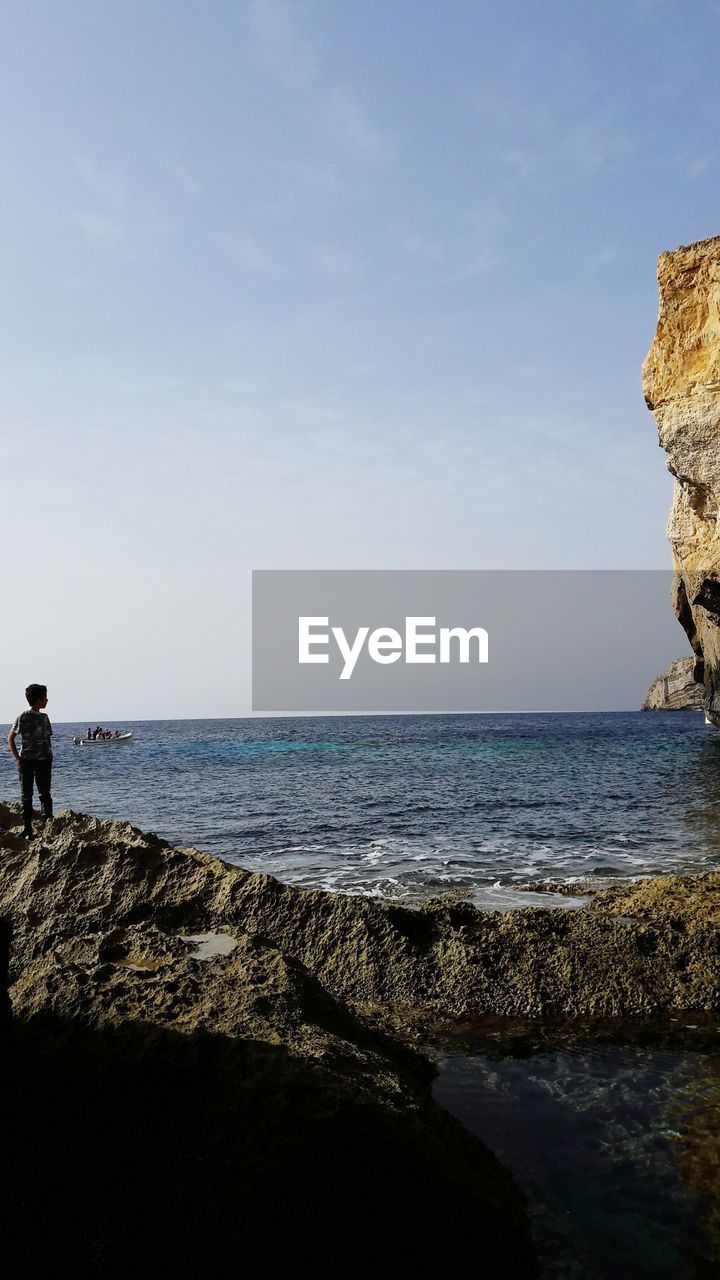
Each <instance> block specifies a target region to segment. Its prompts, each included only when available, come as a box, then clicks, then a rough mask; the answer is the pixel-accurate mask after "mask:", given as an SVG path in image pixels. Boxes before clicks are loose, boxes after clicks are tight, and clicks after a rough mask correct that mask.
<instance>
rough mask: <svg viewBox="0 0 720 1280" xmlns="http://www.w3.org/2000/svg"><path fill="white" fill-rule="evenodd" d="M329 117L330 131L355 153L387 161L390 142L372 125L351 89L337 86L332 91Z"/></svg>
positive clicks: (329, 102)
mask: <svg viewBox="0 0 720 1280" xmlns="http://www.w3.org/2000/svg"><path fill="white" fill-rule="evenodd" d="M327 116H328V120H329V122H330V126H331V128H332V129H333V130H334V131H335V132H336V133H338V134H339V136H340V137H341V139H342V140H343V141H344V142H345V143H346V144H349V145H350V146H351V147H352V148H353V150H355V151H356V152H360V153H361V154H362V155H363V156H366V157H368V158H369V159H372V160H386V159H387V158H388V154H389V146H388V142H387V139H386V138H385V137H384V136H383V134H382V133H381V132H380V130H379V129H377V128H376V127H375V126H374V125H373V124H372V123H371V121H370V120H369V118H368V116H367V115H366V113H365V112H364V111H363V109H362V108H361V107H360V105H359V103H358V102H357V100H356V99H355V97H354V95H353V93H352V91H351V90H350V89H349V87H348V86H346V85H337V86H336V87H335V88H334V89H333V90H332V92H331V94H330V98H329V101H328V105H327Z"/></svg>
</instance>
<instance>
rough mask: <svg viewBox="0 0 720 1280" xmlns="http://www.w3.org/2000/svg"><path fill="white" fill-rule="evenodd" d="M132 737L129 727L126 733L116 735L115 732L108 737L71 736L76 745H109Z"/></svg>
mask: <svg viewBox="0 0 720 1280" xmlns="http://www.w3.org/2000/svg"><path fill="white" fill-rule="evenodd" d="M134 737H135V734H134V732H133V730H132V729H129V730H128V732H127V733H119V734H118V735H117V737H116V736H115V734H111V735H110V737H109V738H101V737H100V736H98V737H97V738H73V743H74V745H75V746H76V747H109V746H111V745H112V744H113V743H114V742H129V741H130V739H131V738H134Z"/></svg>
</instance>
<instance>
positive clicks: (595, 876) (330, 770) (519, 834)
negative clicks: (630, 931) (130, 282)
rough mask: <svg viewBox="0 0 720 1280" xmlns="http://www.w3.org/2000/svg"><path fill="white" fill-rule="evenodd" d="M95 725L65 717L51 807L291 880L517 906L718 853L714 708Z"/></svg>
mask: <svg viewBox="0 0 720 1280" xmlns="http://www.w3.org/2000/svg"><path fill="white" fill-rule="evenodd" d="M87 727H88V726H87V725H81V724H56V725H54V730H55V736H54V756H55V759H54V766H53V797H54V801H55V808H56V811H57V810H59V809H61V808H71V809H76V810H81V811H84V812H87V813H93V814H98V815H102V816H104V817H108V818H118V819H125V820H127V821H129V822H131V823H133V824H134V825H135V826H138V827H141V828H143V829H144V830H148V831H153V832H156V833H157V834H158V835H160V836H162V837H164V838H165V839H167V840H169V841H170V842H171V843H172V844H177V845H182V846H193V847H195V848H198V849H201V850H204V851H207V852H209V853H213V854H216V855H217V856H219V857H221V858H225V859H227V860H228V861H229V862H232V863H236V864H238V865H240V866H243V867H247V868H250V869H251V870H255V871H263V872H269V873H270V874H271V875H274V876H277V877H278V878H279V879H281V880H283V881H285V882H287V883H291V884H297V885H305V886H311V887H314V888H321V889H327V890H331V891H334V892H338V893H353V894H367V895H370V896H372V897H376V898H384V899H392V900H395V901H405V902H407V903H408V905H412V904H413V903H417V902H418V901H421V900H423V899H426V898H428V897H434V896H437V895H442V894H451V895H457V896H461V897H464V898H466V899H468V900H470V901H473V902H475V903H476V904H477V905H478V906H480V907H482V908H488V909H494V910H507V909H508V908H509V907H512V906H519V905H523V904H529V905H535V904H537V902H538V898H537V894H536V893H535V892H533V891H532V886H538V885H539V884H547V883H548V882H549V883H550V884H552V885H555V886H558V887H562V888H563V889H564V890H565V893H566V894H567V893H568V891H569V894H570V896H564V897H560V895H557V905H558V906H568V905H572V902H573V896H572V889H573V886H574V885H582V883H583V882H587V881H590V882H591V883H592V884H596V885H597V884H604V883H612V882H614V881H616V880H618V879H628V878H634V877H640V876H651V875H658V874H660V873H664V872H672V871H706V870H711V869H713V868H716V867H720V734H719V733H718V732H717V731H716V730H715V729H713V728H711V727H709V726H707V725H706V724H705V723H704V717H703V715H702V712H697V711H695V712H650V713H647V712H646V713H642V712H618V713H603V714H545V715H541V714H527V715H517V714H514V715H419V716H412V715H398V716H377V717H368V716H333V717H307V718H300V717H293V718H287V719H260V718H252V719H238V720H233V719H227V720H224V719H223V720H145V721H139V722H127V721H125V722H123V723H122V724H113V726H112V727H113V728H118V727H119V728H122V729H124V730H127V729H132V730H133V732H134V735H135V736H134V738H133V740H132V741H130V742H128V743H127V744H116V743H113V744H110V745H94V746H93V745H90V746H75V745H74V742H73V739H74V738H75V737H78V736H81V735H83V734H84V733H85V731H86V730H87ZM0 787H2V794H3V795H4V796H5V798H6V799H13V798H15V797H16V791H17V775H16V771H15V769H14V766H13V762H12V759H11V757H10V756H9V754H8V755H7V756H5V757H4V761H3V767H2V771H1V772H0ZM542 901H543V903H544V905H549V904H552V901H553V898H552V896H551V897H549V898H548V897H545V898H544V899H543V900H542Z"/></svg>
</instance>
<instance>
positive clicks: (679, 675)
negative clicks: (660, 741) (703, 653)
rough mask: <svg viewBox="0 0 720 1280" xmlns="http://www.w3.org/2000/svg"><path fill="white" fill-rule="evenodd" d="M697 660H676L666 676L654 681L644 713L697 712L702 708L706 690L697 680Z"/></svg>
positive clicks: (671, 664)
mask: <svg viewBox="0 0 720 1280" xmlns="http://www.w3.org/2000/svg"><path fill="white" fill-rule="evenodd" d="M696 661H697V660H696V659H695V658H676V659H675V661H674V662H671V663H670V666H669V667H668V669H667V671H666V672H665V673H664V675H661V676H658V677H657V678H656V679H655V680H653V682H652V684H651V685H650V688H649V689H648V693H647V697H646V699H645V701H644V702H643V704H642V710H643V711H696V710H698V709H699V708H701V707H702V705H703V702H704V699H705V688H704V686H703V685H702V684H698V682H697V680H696V679H695V664H696Z"/></svg>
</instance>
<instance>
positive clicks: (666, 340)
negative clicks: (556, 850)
mask: <svg viewBox="0 0 720 1280" xmlns="http://www.w3.org/2000/svg"><path fill="white" fill-rule="evenodd" d="M658 282H659V286H660V311H659V317H658V324H657V332H656V334H655V340H654V342H653V344H652V347H651V348H650V351H649V353H648V356H647V358H646V360H645V363H644V365H643V391H644V394H645V400H646V403H647V404H648V407H649V408H650V409H652V411H653V414H654V416H655V421H656V422H657V426H658V434H659V441H660V444H661V446H662V448H663V449H664V450H665V451H666V453H667V466H668V469H669V470H670V471H671V472H672V474H673V475H674V476H675V489H674V494H673V503H672V508H671V511H670V518H669V521H668V527H667V534H668V538H669V540H670V543H671V546H672V554H673V563H674V567H675V571H676V578H675V586H674V607H675V612H676V613H677V616H678V618H679V619H680V622H681V623H682V625H683V627H684V629H685V632H686V634H687V636H688V638H689V640H690V644H691V646H692V649H693V652H694V654H695V656H696V659H697V661H696V678H697V679H698V680H701V681H702V682H703V683H704V686H705V697H706V710H707V712H708V715H709V717H710V719H711V720H712V721H713V723H715V724H718V725H720V529H719V526H718V502H719V500H720V238H719V237H715V238H713V239H710V240H701V241H699V242H698V243H697V244H692V245H686V246H683V247H682V248H680V249H676V250H675V251H674V252H673V253H663V254H661V256H660V258H659V261H658Z"/></svg>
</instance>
